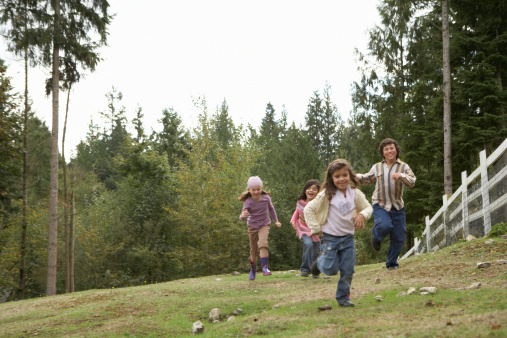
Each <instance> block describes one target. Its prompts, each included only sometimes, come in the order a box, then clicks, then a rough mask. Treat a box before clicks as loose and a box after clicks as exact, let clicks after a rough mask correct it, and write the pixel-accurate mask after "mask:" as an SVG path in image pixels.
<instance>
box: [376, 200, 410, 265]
mask: <svg viewBox="0 0 507 338" xmlns="http://www.w3.org/2000/svg"><path fill="white" fill-rule="evenodd" d="M373 218H374V219H375V222H374V223H375V224H374V226H373V229H372V235H373V236H374V237H375V239H376V240H378V241H382V240H383V239H384V238H385V237H386V236H388V235H389V240H390V242H389V249H388V251H387V262H386V267H391V266H398V256H399V255H400V252H401V249H402V248H403V244H405V238H406V236H407V226H406V219H405V208H401V209H400V210H396V209H395V208H391V210H390V211H387V210H385V209H384V208H382V207H380V206H379V205H378V203H375V204H374V205H373Z"/></svg>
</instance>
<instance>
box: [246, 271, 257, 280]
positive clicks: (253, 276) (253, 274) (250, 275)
mask: <svg viewBox="0 0 507 338" xmlns="http://www.w3.org/2000/svg"><path fill="white" fill-rule="evenodd" d="M256 272H257V270H253V269H251V270H250V273H249V274H248V279H249V280H254V279H255V273H256Z"/></svg>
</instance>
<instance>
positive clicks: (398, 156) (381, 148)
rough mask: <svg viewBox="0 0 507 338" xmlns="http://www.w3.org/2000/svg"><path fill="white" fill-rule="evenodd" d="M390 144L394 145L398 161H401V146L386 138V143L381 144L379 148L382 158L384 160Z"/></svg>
mask: <svg viewBox="0 0 507 338" xmlns="http://www.w3.org/2000/svg"><path fill="white" fill-rule="evenodd" d="M389 144H394V147H395V148H396V159H399V158H400V153H401V148H400V145H399V144H398V142H396V141H395V140H393V139H392V138H386V139H385V140H384V141H382V142H380V145H379V147H378V151H379V152H380V156H382V158H384V147H385V146H387V145H389Z"/></svg>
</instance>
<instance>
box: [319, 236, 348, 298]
mask: <svg viewBox="0 0 507 338" xmlns="http://www.w3.org/2000/svg"><path fill="white" fill-rule="evenodd" d="M355 264H356V245H355V243H354V236H353V235H348V236H343V237H337V236H332V235H328V234H326V233H325V234H324V237H323V243H322V255H321V256H320V257H319V259H318V261H317V267H318V268H319V270H320V271H321V272H322V273H324V274H326V275H328V276H334V275H336V274H337V273H338V271H340V280H339V281H338V287H337V288H336V300H337V301H338V303H342V302H344V301H346V300H350V284H351V283H352V275H353V274H354V272H355V271H354V265H355Z"/></svg>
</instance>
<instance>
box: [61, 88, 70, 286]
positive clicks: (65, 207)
mask: <svg viewBox="0 0 507 338" xmlns="http://www.w3.org/2000/svg"><path fill="white" fill-rule="evenodd" d="M71 87H72V84H69V89H68V91H67V104H66V106H65V121H64V122H63V134H62V170H63V227H64V229H65V276H66V278H65V292H67V293H69V292H71V291H70V289H71V288H70V236H69V235H70V231H69V213H68V211H69V205H68V201H67V162H66V160H65V134H66V132H67V116H68V114H69V100H70V90H71Z"/></svg>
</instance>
